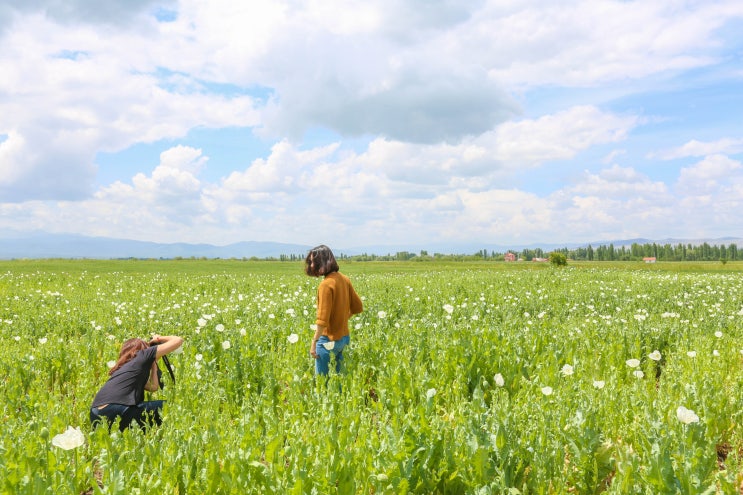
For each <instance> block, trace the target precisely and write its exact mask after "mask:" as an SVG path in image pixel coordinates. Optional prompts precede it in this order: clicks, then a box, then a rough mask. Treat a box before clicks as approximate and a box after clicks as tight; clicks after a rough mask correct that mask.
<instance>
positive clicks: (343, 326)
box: [315, 272, 364, 340]
mask: <svg viewBox="0 0 743 495" xmlns="http://www.w3.org/2000/svg"><path fill="white" fill-rule="evenodd" d="M363 310H364V306H363V304H362V303H361V298H360V297H359V295H358V294H356V291H355V290H354V288H353V285H351V280H350V279H349V278H348V277H347V276H345V275H343V274H342V273H339V272H333V273H329V274H327V275H326V276H325V278H324V279H323V281H322V282H320V286H319V287H318V288H317V320H315V323H316V324H318V325H322V326H324V327H326V328H325V332H323V335H327V336H328V338H329V339H330V340H338V339H340V338H341V337H345V336H346V335H348V319H349V318H350V317H351V315H355V314H358V313H361V312H362V311H363Z"/></svg>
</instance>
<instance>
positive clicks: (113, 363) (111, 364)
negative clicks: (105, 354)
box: [106, 361, 116, 369]
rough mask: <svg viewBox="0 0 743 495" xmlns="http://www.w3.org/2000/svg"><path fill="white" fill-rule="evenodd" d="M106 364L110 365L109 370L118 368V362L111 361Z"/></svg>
mask: <svg viewBox="0 0 743 495" xmlns="http://www.w3.org/2000/svg"><path fill="white" fill-rule="evenodd" d="M106 364H107V365H108V369H111V368H113V367H114V366H116V361H109V362H107V363H106Z"/></svg>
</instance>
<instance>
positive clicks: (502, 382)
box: [493, 373, 506, 387]
mask: <svg viewBox="0 0 743 495" xmlns="http://www.w3.org/2000/svg"><path fill="white" fill-rule="evenodd" d="M493 380H494V381H495V384H496V385H498V386H499V387H502V386H503V385H505V384H506V381H505V380H504V379H503V375H501V374H500V373H496V374H495V376H494V377H493Z"/></svg>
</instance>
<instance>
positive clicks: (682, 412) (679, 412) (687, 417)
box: [676, 406, 699, 425]
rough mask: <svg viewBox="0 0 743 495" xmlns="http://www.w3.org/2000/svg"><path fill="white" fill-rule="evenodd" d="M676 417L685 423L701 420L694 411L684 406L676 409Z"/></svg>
mask: <svg viewBox="0 0 743 495" xmlns="http://www.w3.org/2000/svg"><path fill="white" fill-rule="evenodd" d="M676 417H677V418H678V419H679V421H681V422H682V423H684V424H685V425H688V424H689V423H698V422H699V416H697V415H696V413H694V411H692V410H690V409H687V408H685V407H684V406H679V407H678V409H676Z"/></svg>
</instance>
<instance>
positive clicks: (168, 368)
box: [162, 355, 175, 385]
mask: <svg viewBox="0 0 743 495" xmlns="http://www.w3.org/2000/svg"><path fill="white" fill-rule="evenodd" d="M162 359H163V363H165V368H167V370H168V373H169V374H170V379H171V380H173V385H175V373H173V367H172V366H171V365H170V359H168V356H167V355H163V357H162Z"/></svg>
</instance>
